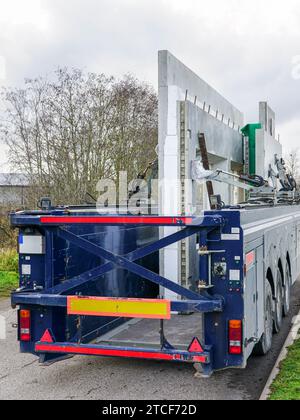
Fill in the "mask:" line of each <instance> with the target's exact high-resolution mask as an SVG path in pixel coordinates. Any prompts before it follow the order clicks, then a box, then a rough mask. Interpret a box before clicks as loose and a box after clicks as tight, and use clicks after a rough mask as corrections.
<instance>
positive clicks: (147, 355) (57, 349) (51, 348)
mask: <svg viewBox="0 0 300 420" xmlns="http://www.w3.org/2000/svg"><path fill="white" fill-rule="evenodd" d="M35 350H36V352H40V353H42V352H51V353H64V354H81V355H88V356H111V357H126V358H133V359H156V360H169V361H172V360H178V361H179V360H181V361H184V359H183V357H182V356H181V355H180V354H166V353H155V352H153V353H152V352H141V351H129V350H113V349H97V348H91V347H73V346H59V345H47V344H36V346H35ZM192 361H193V362H199V363H206V362H207V358H206V356H200V355H199V356H193V357H192Z"/></svg>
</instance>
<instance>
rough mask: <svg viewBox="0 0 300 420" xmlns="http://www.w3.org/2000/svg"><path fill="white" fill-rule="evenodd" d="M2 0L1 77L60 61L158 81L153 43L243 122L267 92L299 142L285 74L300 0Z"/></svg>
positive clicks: (17, 78) (299, 86)
mask: <svg viewBox="0 0 300 420" xmlns="http://www.w3.org/2000/svg"><path fill="white" fill-rule="evenodd" d="M0 2H1V3H2V6H1V9H2V10H1V9H0V24H1V33H0V55H2V56H3V57H5V60H6V63H7V66H6V68H7V83H8V84H11V85H14V84H20V83H21V81H22V79H23V78H24V77H32V76H36V75H39V74H45V73H49V72H51V71H52V70H53V69H54V68H56V67H57V66H58V65H68V66H75V67H82V68H85V69H87V70H90V71H96V72H106V73H112V74H115V75H117V76H119V75H122V74H124V73H126V72H132V73H135V74H136V75H137V77H139V78H140V79H143V80H148V81H149V82H150V83H152V84H154V85H155V86H156V85H157V60H156V54H157V50H159V49H169V50H170V51H171V52H173V53H174V54H175V55H176V56H178V58H180V59H181V60H182V61H184V62H185V63H186V64H187V65H188V66H190V67H191V68H192V69H193V70H195V71H196V72H197V73H198V74H199V75H200V76H201V77H203V78H204V79H205V80H207V81H208V82H209V83H210V84H212V85H213V86H214V87H216V88H217V89H218V90H220V91H221V93H222V94H223V95H224V96H226V97H227V98H228V99H229V100H230V101H232V102H233V103H234V104H235V105H236V106H237V107H238V108H240V109H241V110H242V111H244V112H245V114H246V120H247V121H255V120H257V117H258V106H257V103H258V102H259V101H260V100H268V101H269V102H270V105H271V106H272V107H273V108H274V110H275V111H276V113H277V120H278V121H277V122H278V128H279V129H280V130H282V131H281V138H282V142H283V143H285V144H286V145H291V146H294V145H295V144H294V143H296V142H298V140H297V137H298V136H297V133H294V130H299V127H298V125H297V124H295V121H296V122H297V119H298V118H299V112H300V111H299V109H300V107H299V97H300V95H299V92H300V80H298V79H297V78H295V77H293V73H292V72H293V69H295V67H293V66H294V64H293V62H292V60H293V57H297V56H299V55H300V42H299V41H300V8H299V1H298V0H288V1H286V2H285V3H284V5H283V4H282V2H274V1H271V0H264V1H261V0H252V1H250V0H244V1H240V0H226V1H224V0H212V1H210V2H208V1H207V0H185V1H184V2H183V1H182V0H66V1H61V0H43V1H42V0H40V1H39V0H26V2H25V1H24V0H10V2H5V1H4V0H0ZM294 71H295V70H294ZM286 134H288V137H289V138H288V139H286V138H285V137H286ZM291 139H293V140H291Z"/></svg>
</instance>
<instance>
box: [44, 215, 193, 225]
mask: <svg viewBox="0 0 300 420" xmlns="http://www.w3.org/2000/svg"><path fill="white" fill-rule="evenodd" d="M40 220H41V223H44V224H74V223H75V224H77V223H80V224H107V225H109V224H132V225H139V224H149V225H161V224H166V225H178V224H182V223H183V224H190V223H192V221H193V219H192V218H191V217H77V216H76V217H63V216H50V217H41V218H40Z"/></svg>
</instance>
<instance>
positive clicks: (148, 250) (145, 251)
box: [45, 227, 199, 294]
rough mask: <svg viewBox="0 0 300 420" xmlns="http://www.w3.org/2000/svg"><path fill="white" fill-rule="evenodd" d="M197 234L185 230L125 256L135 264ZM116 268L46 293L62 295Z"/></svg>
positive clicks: (105, 268)
mask: <svg viewBox="0 0 300 420" xmlns="http://www.w3.org/2000/svg"><path fill="white" fill-rule="evenodd" d="M59 230H60V229H59ZM59 230H57V229H56V230H55V231H54V232H55V233H56V234H57V235H59ZM197 232H199V228H197V227H188V228H185V229H183V230H181V231H179V232H176V233H174V234H173V235H170V236H167V237H166V238H163V239H160V240H159V241H156V242H155V243H153V244H150V245H147V246H145V247H143V248H139V249H137V250H135V251H133V252H130V253H129V254H127V255H125V256H124V258H127V259H128V260H129V261H132V262H134V261H136V260H138V259H141V258H144V257H147V256H148V255H150V254H153V253H154V252H157V251H159V250H161V249H163V248H165V247H167V246H169V245H172V244H173V243H174V242H178V241H180V240H183V239H186V238H188V237H190V236H192V235H195V234H196V233H197ZM115 268H116V266H115V264H114V263H112V262H109V263H106V264H103V265H101V266H100V267H96V268H94V269H92V270H89V271H87V272H86V273H82V274H81V275H79V276H77V277H74V278H73V279H69V280H68V281H66V282H64V283H63V284H60V285H58V286H55V287H53V288H51V289H48V290H45V293H51V294H62V293H64V292H67V291H69V290H71V289H74V288H76V287H79V286H82V285H83V284H85V283H87V282H89V281H93V280H95V279H97V278H99V277H101V276H103V275H104V274H106V273H108V272H109V271H111V270H113V269H115Z"/></svg>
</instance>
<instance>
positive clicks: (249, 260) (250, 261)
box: [246, 251, 255, 268]
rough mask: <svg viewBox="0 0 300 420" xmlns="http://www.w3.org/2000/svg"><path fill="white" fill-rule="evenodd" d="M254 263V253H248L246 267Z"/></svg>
mask: <svg viewBox="0 0 300 420" xmlns="http://www.w3.org/2000/svg"><path fill="white" fill-rule="evenodd" d="M254 262H255V251H251V252H248V254H246V266H247V268H248V267H250V266H251V265H252V264H254Z"/></svg>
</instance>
